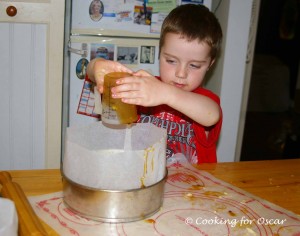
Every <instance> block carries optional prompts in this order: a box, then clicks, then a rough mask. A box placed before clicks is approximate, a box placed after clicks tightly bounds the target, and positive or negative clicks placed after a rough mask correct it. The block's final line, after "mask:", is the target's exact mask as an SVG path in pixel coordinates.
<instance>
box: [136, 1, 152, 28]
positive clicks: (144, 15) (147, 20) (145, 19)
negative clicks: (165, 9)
mask: <svg viewBox="0 0 300 236" xmlns="http://www.w3.org/2000/svg"><path fill="white" fill-rule="evenodd" d="M151 17H152V7H144V6H135V7H134V21H133V22H134V23H135V24H139V25H151Z"/></svg>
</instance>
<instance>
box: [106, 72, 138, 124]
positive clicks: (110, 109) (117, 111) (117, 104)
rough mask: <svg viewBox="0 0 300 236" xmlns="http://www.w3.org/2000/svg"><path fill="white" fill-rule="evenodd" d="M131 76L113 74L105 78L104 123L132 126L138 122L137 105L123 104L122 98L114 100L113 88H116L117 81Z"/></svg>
mask: <svg viewBox="0 0 300 236" xmlns="http://www.w3.org/2000/svg"><path fill="white" fill-rule="evenodd" d="M128 76H131V74H129V73H126V72H111V73H108V74H106V75H105V76H104V88H103V94H102V115H101V119H102V121H103V122H105V123H108V124H131V123H134V122H136V121H137V119H138V116H137V109H136V106H135V105H132V104H127V103H124V102H122V100H121V99H120V98H113V97H112V92H111V88H112V87H115V86H116V81H117V80H118V79H120V78H123V77H128Z"/></svg>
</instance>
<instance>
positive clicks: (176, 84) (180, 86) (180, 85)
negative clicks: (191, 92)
mask: <svg viewBox="0 0 300 236" xmlns="http://www.w3.org/2000/svg"><path fill="white" fill-rule="evenodd" d="M174 85H175V86H176V87H178V88H183V87H184V86H185V84H179V83H174Z"/></svg>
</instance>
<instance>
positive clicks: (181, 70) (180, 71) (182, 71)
mask: <svg viewBox="0 0 300 236" xmlns="http://www.w3.org/2000/svg"><path fill="white" fill-rule="evenodd" d="M186 75H187V70H186V67H185V66H178V67H177V68H176V73H175V76H176V77H177V78H181V79H184V78H186Z"/></svg>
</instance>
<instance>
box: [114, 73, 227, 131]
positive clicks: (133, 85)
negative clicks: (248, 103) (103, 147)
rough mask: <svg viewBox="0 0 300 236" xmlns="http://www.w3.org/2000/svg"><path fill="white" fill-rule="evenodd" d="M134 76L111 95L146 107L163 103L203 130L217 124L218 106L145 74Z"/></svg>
mask: <svg viewBox="0 0 300 236" xmlns="http://www.w3.org/2000/svg"><path fill="white" fill-rule="evenodd" d="M137 74H138V76H132V77H127V78H123V79H120V80H119V82H118V84H119V85H120V86H117V87H114V88H113V90H112V92H113V93H114V94H113V96H115V97H119V98H122V101H123V102H126V103H130V104H136V105H141V106H146V107H149V106H157V105H162V104H166V105H168V106H170V107H172V108H173V109H175V110H177V111H179V112H181V113H183V114H185V115H186V116H188V117H189V118H191V119H192V120H194V121H195V122H197V123H199V124H201V125H203V126H206V127H210V126H212V125H214V124H216V123H217V122H218V121H219V119H220V117H221V110H220V106H219V104H218V103H217V102H216V101H214V100H213V99H211V98H209V97H207V96H205V95H201V94H197V93H194V92H189V91H185V90H183V89H181V88H177V87H176V86H174V85H170V84H167V83H164V82H162V81H160V80H158V79H156V78H155V77H154V76H151V75H150V74H148V76H147V73H146V72H144V73H136V74H135V75H137ZM142 74H143V76H142Z"/></svg>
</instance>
